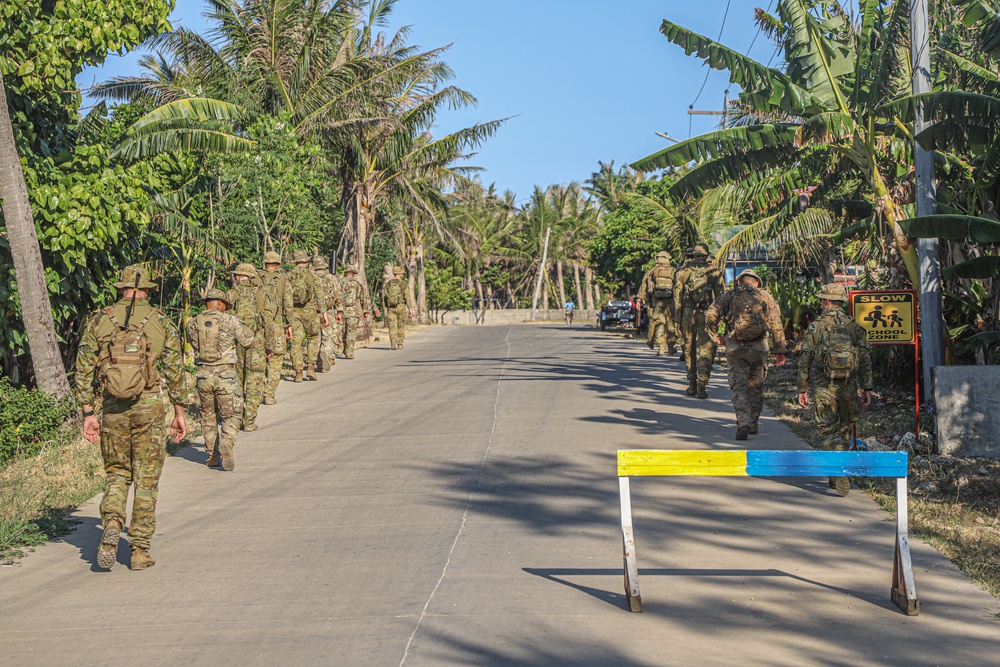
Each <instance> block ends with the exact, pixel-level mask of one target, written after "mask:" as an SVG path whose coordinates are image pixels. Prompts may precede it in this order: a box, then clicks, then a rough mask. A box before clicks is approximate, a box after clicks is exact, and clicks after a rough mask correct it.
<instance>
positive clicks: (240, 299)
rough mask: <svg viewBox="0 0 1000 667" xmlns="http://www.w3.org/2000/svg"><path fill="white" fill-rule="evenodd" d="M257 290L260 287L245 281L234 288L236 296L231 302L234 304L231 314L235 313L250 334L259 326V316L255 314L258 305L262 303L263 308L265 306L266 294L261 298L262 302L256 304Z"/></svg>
mask: <svg viewBox="0 0 1000 667" xmlns="http://www.w3.org/2000/svg"><path fill="white" fill-rule="evenodd" d="M258 290H261V291H263V290H262V288H260V287H257V286H256V285H253V284H247V283H244V284H243V285H239V286H237V287H235V288H234V291H235V292H236V294H237V295H238V296H237V298H236V299H235V303H234V304H233V305H235V306H236V308H235V309H234V310H233V314H234V315H236V317H237V319H239V321H240V322H242V323H243V326H245V327H246V328H247V331H249V332H250V333H252V334H253V333H257V330H258V329H259V328H260V319H259V318H260V316H259V315H258V314H257V311H258V310H259V306H260V305H263V307H264V308H267V297H266V296H264V297H263V299H262V301H263V304H258V299H257V291H258Z"/></svg>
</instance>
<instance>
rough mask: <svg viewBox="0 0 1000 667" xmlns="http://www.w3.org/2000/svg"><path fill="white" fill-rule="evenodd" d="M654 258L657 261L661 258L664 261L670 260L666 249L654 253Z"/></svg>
mask: <svg viewBox="0 0 1000 667" xmlns="http://www.w3.org/2000/svg"><path fill="white" fill-rule="evenodd" d="M656 259H657V261H659V260H661V259H662V260H663V261H665V262H670V259H671V257H670V253H669V252H667V251H666V250H661V251H660V252H658V253H656Z"/></svg>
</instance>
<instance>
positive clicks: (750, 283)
mask: <svg viewBox="0 0 1000 667" xmlns="http://www.w3.org/2000/svg"><path fill="white" fill-rule="evenodd" d="M763 284H764V281H763V279H762V278H761V277H760V276H758V275H757V274H756V273H754V272H753V271H752V270H750V269H747V270H745V271H743V273H741V274H740V275H739V276H738V277H737V278H736V286H735V287H733V289H731V290H729V291H728V292H725V293H724V294H723V295H722V296H720V297H719V298H718V299H716V300H715V303H713V304H712V305H711V306H710V307H709V309H708V311H707V312H706V313H705V327H706V329H707V331H708V335H709V337H710V338H712V340H713V341H714V342H715V343H716V344H717V345H722V344H723V341H722V339H721V338H719V335H718V330H719V322H720V321H723V322H725V323H726V339H725V345H726V362H727V366H728V369H729V388H730V390H732V392H733V409H734V410H735V411H736V439H737V440H746V439H747V436H748V435H756V434H757V431H758V425H757V420H758V419H759V418H760V411H761V410H762V409H763V407H764V378H765V377H766V376H767V357H768V353H769V351H770V350H769V346H768V342H767V333H768V332H770V333H771V336H772V337H773V338H774V363H775V364H776V365H778V366H782V365H784V363H785V348H786V343H785V331H784V329H783V328H782V327H781V310H780V308H779V306H778V303H777V302H776V301H775V300H774V298H773V297H772V296H771V295H770V294H768V293H767V292H766V291H764V289H763Z"/></svg>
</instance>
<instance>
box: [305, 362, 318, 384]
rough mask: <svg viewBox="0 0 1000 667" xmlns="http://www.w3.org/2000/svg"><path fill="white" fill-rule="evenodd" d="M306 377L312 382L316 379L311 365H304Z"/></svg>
mask: <svg viewBox="0 0 1000 667" xmlns="http://www.w3.org/2000/svg"><path fill="white" fill-rule="evenodd" d="M306 379H307V380H310V381H312V382H315V381H316V373H315V372H314V371H313V367H312V366H306Z"/></svg>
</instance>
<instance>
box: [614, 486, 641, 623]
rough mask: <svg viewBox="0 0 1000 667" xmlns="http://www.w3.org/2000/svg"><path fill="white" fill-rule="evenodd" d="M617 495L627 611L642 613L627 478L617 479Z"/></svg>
mask: <svg viewBox="0 0 1000 667" xmlns="http://www.w3.org/2000/svg"><path fill="white" fill-rule="evenodd" d="M618 493H619V496H620V497H621V506H622V548H623V552H624V557H625V597H627V598H628V604H629V609H630V610H631V611H634V612H637V613H639V612H642V597H641V596H640V595H639V565H638V564H637V563H636V559H635V535H634V534H633V532H632V491H631V489H630V487H629V478H628V477H619V478H618Z"/></svg>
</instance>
